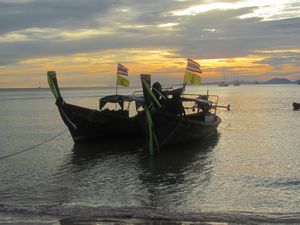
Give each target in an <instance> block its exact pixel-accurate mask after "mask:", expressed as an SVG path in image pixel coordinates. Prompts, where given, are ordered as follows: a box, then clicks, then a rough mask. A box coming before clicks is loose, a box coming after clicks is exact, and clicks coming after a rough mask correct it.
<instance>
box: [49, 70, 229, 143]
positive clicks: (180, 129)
mask: <svg viewBox="0 0 300 225" xmlns="http://www.w3.org/2000/svg"><path fill="white" fill-rule="evenodd" d="M47 75H48V83H49V86H50V89H51V91H52V93H53V95H54V96H55V98H56V106H57V108H58V111H59V113H60V115H61V118H62V120H63V121H64V123H65V125H66V126H67V127H68V129H69V131H70V134H71V136H72V138H73V140H74V142H75V144H76V143H79V142H83V141H91V140H96V141H101V140H104V139H105V140H107V139H115V138H124V137H126V138H132V139H133V141H134V139H138V138H139V139H143V140H144V143H145V144H148V146H149V145H150V148H151V149H153V148H161V147H164V146H167V145H172V144H178V143H184V142H188V141H191V140H195V139H201V138H204V137H206V136H209V135H211V134H213V133H215V132H216V130H217V127H218V125H219V124H220V123H221V119H220V118H219V117H218V116H217V115H216V109H217V107H221V108H227V109H228V110H229V107H230V105H228V106H219V105H218V96H213V95H208V93H207V94H206V95H195V94H184V93H183V92H184V89H185V88H184V87H182V88H177V89H165V90H164V89H162V88H161V86H160V84H159V83H157V82H156V83H154V84H153V85H152V86H151V76H150V75H145V74H144V75H141V81H142V87H143V92H140V93H142V94H136V93H134V94H133V95H130V96H128V95H109V96H105V97H103V98H100V99H99V110H95V109H89V108H85V107H81V106H77V105H72V104H69V103H66V102H65V101H64V99H63V97H62V96H61V94H60V90H59V87H58V82H57V78H56V72H55V71H49V72H48V73H47ZM212 99H215V100H214V101H213V100H212ZM109 104H115V105H117V106H118V107H111V108H109V107H106V106H107V105H109ZM131 104H134V105H135V107H130V105H131ZM125 106H126V107H125ZM130 108H135V110H136V112H135V114H132V113H129V110H130ZM115 140H118V139H115Z"/></svg>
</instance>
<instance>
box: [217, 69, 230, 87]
mask: <svg viewBox="0 0 300 225" xmlns="http://www.w3.org/2000/svg"><path fill="white" fill-rule="evenodd" d="M228 85H229V84H228V83H227V82H226V81H225V72H224V69H223V81H222V82H220V83H219V87H228Z"/></svg>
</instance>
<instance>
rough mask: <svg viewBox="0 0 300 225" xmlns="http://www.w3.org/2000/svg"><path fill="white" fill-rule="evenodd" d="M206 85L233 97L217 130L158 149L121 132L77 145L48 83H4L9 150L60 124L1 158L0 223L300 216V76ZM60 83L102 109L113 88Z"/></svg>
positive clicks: (224, 98)
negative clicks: (293, 81)
mask: <svg viewBox="0 0 300 225" xmlns="http://www.w3.org/2000/svg"><path fill="white" fill-rule="evenodd" d="M207 89H209V92H210V94H216V95H219V97H220V99H219V103H220V104H224V105H227V104H230V105H231V111H226V110H224V109H218V111H217V114H218V115H219V116H220V117H221V118H222V123H221V125H220V126H219V128H218V132H217V134H216V135H214V136H211V137H210V138H208V139H206V140H202V141H198V142H194V143H190V144H186V145H183V146H176V147H172V148H170V149H167V150H165V151H162V152H160V153H159V154H156V155H154V156H150V155H149V154H148V153H147V152H146V151H144V150H142V149H141V148H139V147H133V146H134V144H132V143H126V142H125V141H118V140H115V141H114V142H113V143H112V142H110V143H107V142H102V143H93V144H85V145H74V143H73V140H72V138H71V136H70V134H69V133H68V131H67V132H66V127H65V125H64V124H63V122H62V120H61V118H60V116H59V113H58V111H57V108H56V106H55V105H54V97H53V96H52V94H51V93H50V91H49V90H48V89H28V90H0V127H1V128H0V143H1V145H0V158H1V157H4V156H6V155H9V154H12V153H15V152H19V151H22V150H25V149H28V148H30V147H32V146H35V145H38V144H40V143H42V142H44V141H47V140H49V139H51V138H52V137H55V136H57V135H59V134H61V135H59V136H58V137H56V138H55V139H53V140H50V141H48V142H46V143H44V144H42V145H39V146H37V147H36V148H33V149H30V150H28V151H26V152H23V153H22V154H18V155H15V156H12V157H9V158H4V159H0V223H2V224H6V223H12V224H24V223H27V224H81V223H84V224H102V223H104V224H123V223H146V224H156V223H153V221H160V222H157V224H173V223H177V224H182V223H185V224H190V223H193V222H195V221H198V222H207V224H215V223H222V224H240V223H243V224H247V223H248V224H257V223H265V224H274V223H278V224H300V141H299V137H300V111H293V110H292V103H293V102H294V101H296V102H300V88H299V85H298V86H297V85H244V86H243V85H242V86H238V87H234V86H229V87H217V86H199V87H189V88H187V90H186V92H188V93H206V90H207ZM131 91H132V90H127V89H122V90H120V92H121V93H129V92H131ZM61 92H62V95H63V96H64V99H65V101H67V102H69V103H73V104H78V105H81V106H86V107H90V108H95V109H97V108H98V98H99V97H101V96H104V95H107V94H113V93H114V90H113V89H63V90H62V91H61ZM162 221H163V222H162Z"/></svg>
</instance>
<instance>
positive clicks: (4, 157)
mask: <svg viewBox="0 0 300 225" xmlns="http://www.w3.org/2000/svg"><path fill="white" fill-rule="evenodd" d="M66 131H68V129H66V130H64V131H63V132H61V133H59V134H57V135H55V136H53V137H51V138H49V139H47V140H45V141H43V142H41V143H39V144H36V145H34V146H31V147H29V148H26V149H23V150H21V151H19V152H15V153H12V154H9V155H6V156H3V157H0V160H2V159H6V158H10V157H12V156H15V155H19V154H21V153H23V152H27V151H30V150H33V149H35V148H37V147H39V146H41V145H43V144H46V143H47V142H49V141H52V140H54V139H55V138H57V137H59V136H61V135H63V134H64V133H66Z"/></svg>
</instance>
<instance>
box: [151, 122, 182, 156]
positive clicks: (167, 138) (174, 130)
mask: <svg viewBox="0 0 300 225" xmlns="http://www.w3.org/2000/svg"><path fill="white" fill-rule="evenodd" d="M184 119H185V118H184V117H182V118H181V120H180V121H179V122H178V124H177V125H176V127H175V128H174V129H173V130H172V131H171V133H170V134H169V135H168V136H167V137H166V138H165V139H164V140H163V141H162V142H161V144H159V145H158V146H157V147H156V148H155V149H154V151H157V150H159V149H160V148H161V147H162V146H163V145H165V144H166V143H167V141H168V140H169V139H170V138H171V137H172V136H173V134H174V133H175V132H176V131H177V129H178V128H179V126H180V125H181V124H182V122H183V120H184ZM187 122H188V121H187Z"/></svg>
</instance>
